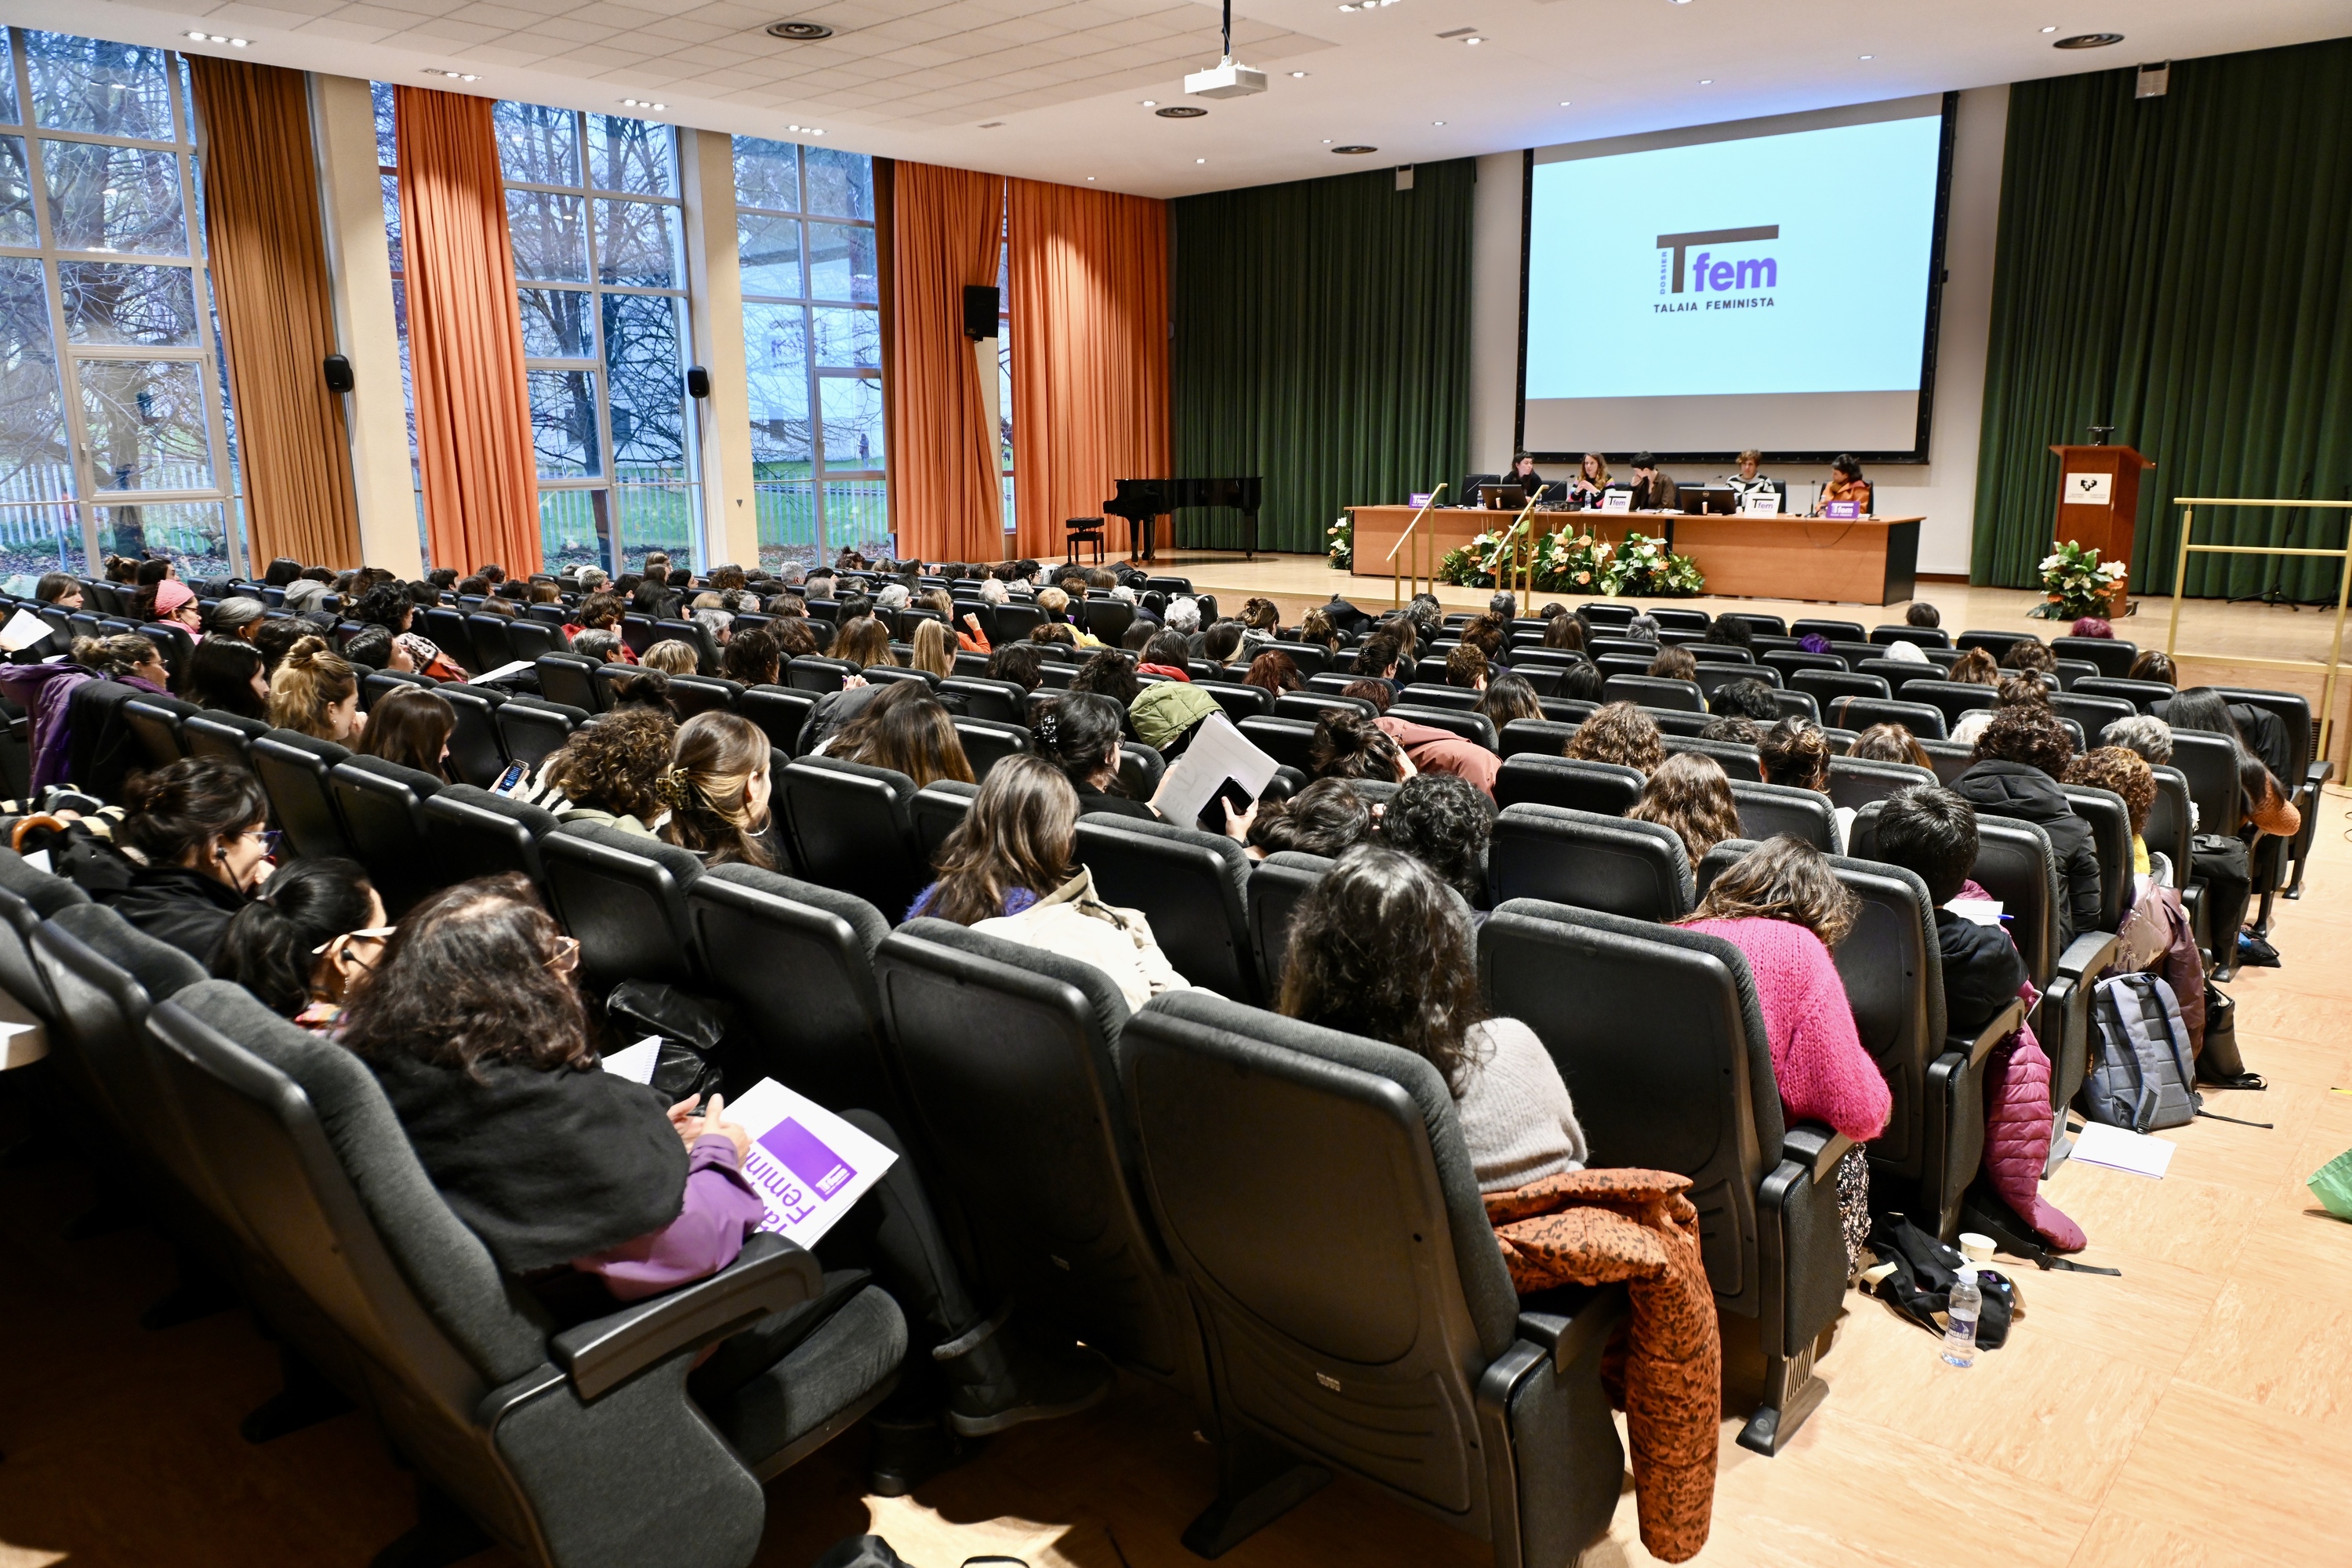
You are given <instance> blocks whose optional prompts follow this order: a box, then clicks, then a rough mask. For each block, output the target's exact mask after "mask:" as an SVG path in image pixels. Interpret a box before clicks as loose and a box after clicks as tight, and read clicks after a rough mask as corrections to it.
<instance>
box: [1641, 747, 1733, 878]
mask: <svg viewBox="0 0 2352 1568" xmlns="http://www.w3.org/2000/svg"><path fill="white" fill-rule="evenodd" d="M1625 815H1626V816H1628V817H1630V818H1632V819H1633V821H1635V822H1654V823H1656V824H1657V825H1658V826H1661V827H1666V828H1671V829H1672V830H1673V831H1674V835H1675V837H1677V838H1679V839H1681V840H1682V841H1683V853H1684V854H1685V855H1687V856H1689V857H1690V863H1691V870H1692V871H1693V872H1696V871H1697V870H1698V863H1699V862H1700V861H1701V860H1704V859H1706V852H1707V851H1708V850H1710V849H1712V848H1714V847H1716V846H1717V845H1718V844H1720V843H1722V842H1723V841H1724V840H1725V839H1727V838H1737V837H1739V808H1738V806H1737V805H1734V804H1733V803H1732V799H1731V781H1730V779H1728V778H1727V777H1726V776H1725V774H1724V772H1723V764H1722V763H1718V762H1717V761H1716V760H1715V759H1714V758H1713V757H1710V756H1708V755H1707V754H1706V752H1675V754H1674V755H1673V756H1671V757H1668V758H1667V759H1666V760H1665V761H1664V762H1663V763H1659V764H1658V771H1657V772H1656V773H1652V774H1651V775H1650V782H1649V783H1648V784H1643V786H1642V798H1641V799H1639V800H1637V801H1635V802H1634V803H1633V806H1632V807H1631V809H1629V810H1628V811H1627V812H1626V813H1625Z"/></svg>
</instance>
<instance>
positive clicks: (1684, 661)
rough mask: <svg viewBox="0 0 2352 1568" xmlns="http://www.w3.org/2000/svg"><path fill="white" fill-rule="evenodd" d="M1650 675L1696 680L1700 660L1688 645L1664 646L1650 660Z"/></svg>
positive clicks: (1657, 677) (1655, 677)
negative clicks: (1693, 656) (1693, 654)
mask: <svg viewBox="0 0 2352 1568" xmlns="http://www.w3.org/2000/svg"><path fill="white" fill-rule="evenodd" d="M1649 673H1650V675H1651V676H1652V677H1653V678H1654V679H1659V680H1696V679H1698V660H1696V658H1692V657H1691V651H1690V649H1688V648H1686V647H1664V648H1660V649H1659V650H1658V655H1657V657H1656V658H1653V659H1652V660H1650V668H1649Z"/></svg>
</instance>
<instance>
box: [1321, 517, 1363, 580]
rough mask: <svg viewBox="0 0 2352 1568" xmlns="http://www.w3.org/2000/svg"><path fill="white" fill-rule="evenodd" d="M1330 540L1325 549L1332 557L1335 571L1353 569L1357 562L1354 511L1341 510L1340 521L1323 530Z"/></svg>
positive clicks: (1332, 565)
mask: <svg viewBox="0 0 2352 1568" xmlns="http://www.w3.org/2000/svg"><path fill="white" fill-rule="evenodd" d="M1323 535H1324V537H1325V538H1326V539H1328V540H1329V541H1330V542H1329V543H1328V545H1326V546H1325V551H1326V552H1327V553H1328V554H1329V556H1330V557H1331V570H1332V571H1334V572H1348V571H1352V570H1353V569H1354V568H1355V564H1356V518H1355V514H1354V513H1353V512H1345V511H1343V512H1341V513H1340V514H1339V521H1337V522H1335V523H1333V524H1332V525H1331V526H1330V527H1328V528H1327V529H1325V530H1324V531H1323Z"/></svg>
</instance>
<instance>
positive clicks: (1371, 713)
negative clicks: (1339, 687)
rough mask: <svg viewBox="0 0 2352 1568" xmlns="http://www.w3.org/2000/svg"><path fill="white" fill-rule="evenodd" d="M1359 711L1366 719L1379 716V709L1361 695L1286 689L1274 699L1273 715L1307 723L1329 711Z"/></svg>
mask: <svg viewBox="0 0 2352 1568" xmlns="http://www.w3.org/2000/svg"><path fill="white" fill-rule="evenodd" d="M1339 711H1344V712H1349V713H1360V714H1362V715H1363V716H1364V717H1365V718H1367V719H1374V718H1378V717H1379V716H1380V710H1379V709H1378V708H1375V707H1374V706H1372V704H1371V703H1370V702H1369V701H1367V700H1364V699H1363V698H1361V697H1341V696H1339V695H1337V694H1336V693H1333V692H1329V691H1316V690H1307V691H1286V692H1284V693H1283V694H1282V695H1281V696H1279V697H1277V698H1276V699H1275V700H1274V707H1273V710H1272V713H1273V716H1274V717H1275V718H1276V719H1297V720H1301V721H1305V722H1306V723H1307V724H1310V725H1311V724H1314V723H1316V722H1318V721H1320V720H1321V719H1322V717H1323V715H1324V714H1326V713H1329V712H1339Z"/></svg>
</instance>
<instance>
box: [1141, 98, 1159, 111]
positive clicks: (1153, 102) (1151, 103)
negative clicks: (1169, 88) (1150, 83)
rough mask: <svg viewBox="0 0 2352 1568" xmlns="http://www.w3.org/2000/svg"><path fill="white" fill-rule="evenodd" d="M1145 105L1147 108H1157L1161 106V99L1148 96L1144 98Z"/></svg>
mask: <svg viewBox="0 0 2352 1568" xmlns="http://www.w3.org/2000/svg"><path fill="white" fill-rule="evenodd" d="M1143 107H1144V108H1146V109H1157V108H1159V107H1160V100H1158V99H1156V98H1147V99H1145V100H1143Z"/></svg>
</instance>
